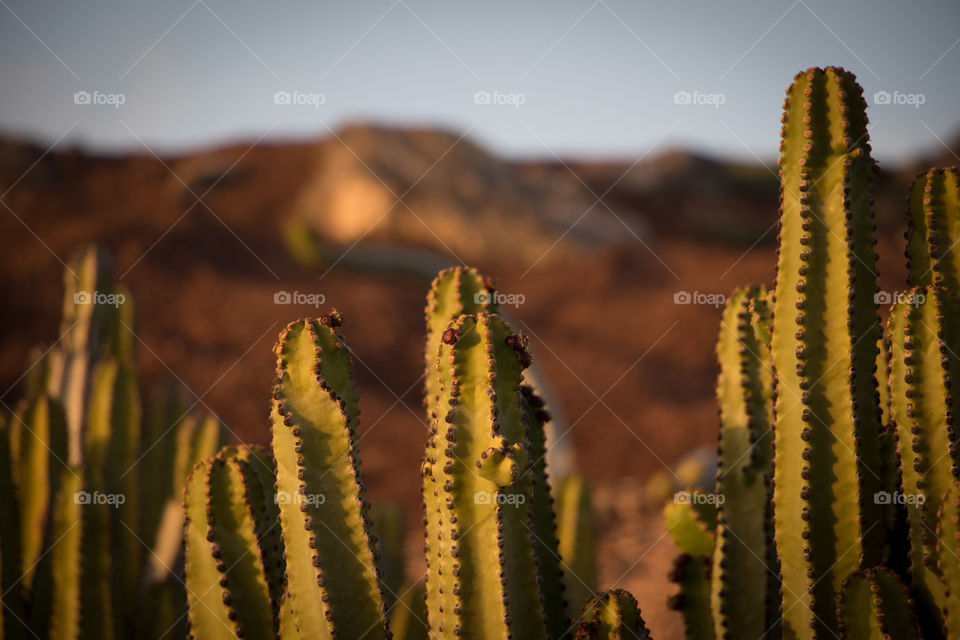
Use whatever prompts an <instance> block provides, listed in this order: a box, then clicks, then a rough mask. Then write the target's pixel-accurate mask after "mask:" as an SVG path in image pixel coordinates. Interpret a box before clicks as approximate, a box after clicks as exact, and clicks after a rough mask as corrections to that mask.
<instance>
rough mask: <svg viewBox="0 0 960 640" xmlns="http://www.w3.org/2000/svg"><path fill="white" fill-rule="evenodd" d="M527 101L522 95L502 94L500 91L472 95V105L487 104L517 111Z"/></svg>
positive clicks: (479, 92) (480, 92)
mask: <svg viewBox="0 0 960 640" xmlns="http://www.w3.org/2000/svg"><path fill="white" fill-rule="evenodd" d="M526 101H527V96H525V95H524V94H522V93H504V92H502V91H477V92H476V93H474V94H473V104H489V105H500V106H508V107H513V108H514V109H519V108H520V106H521V105H523V104H524V103H525V102H526Z"/></svg>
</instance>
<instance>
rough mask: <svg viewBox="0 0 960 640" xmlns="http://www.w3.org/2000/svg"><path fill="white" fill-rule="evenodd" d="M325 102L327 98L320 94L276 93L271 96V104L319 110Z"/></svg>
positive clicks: (299, 92)
mask: <svg viewBox="0 0 960 640" xmlns="http://www.w3.org/2000/svg"><path fill="white" fill-rule="evenodd" d="M326 102H327V96H325V95H324V94H322V93H304V92H302V91H276V92H274V94H273V104H279V105H290V106H308V107H313V108H314V109H319V108H320V105H322V104H325V103H326Z"/></svg>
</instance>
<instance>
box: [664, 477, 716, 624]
mask: <svg viewBox="0 0 960 640" xmlns="http://www.w3.org/2000/svg"><path fill="white" fill-rule="evenodd" d="M709 495H710V494H706V493H703V492H701V491H698V490H696V489H694V490H689V491H681V492H679V493H677V494H676V496H675V497H674V500H673V501H672V502H669V503H667V505H666V507H664V510H663V520H664V525H665V526H666V529H667V531H668V532H669V533H670V537H671V538H673V542H674V543H675V544H676V545H677V547H679V548H680V552H681V554H680V555H679V556H677V558H676V559H675V560H674V563H673V568H672V569H671V570H670V575H669V578H670V581H671V582H674V583H676V584H677V585H678V586H679V591H678V592H677V593H675V594H673V595H671V596H670V597H669V598H668V599H667V606H668V607H669V608H671V609H673V610H675V611H679V612H680V614H681V615H682V616H683V624H684V630H685V636H684V637H686V638H687V640H712V638H715V637H716V630H715V627H716V625H715V624H714V620H713V611H712V609H711V606H710V600H711V592H712V586H711V573H712V567H713V561H712V554H713V550H714V547H715V546H716V522H717V509H716V501H715V500H707V499H704V498H706V497H707V496H709Z"/></svg>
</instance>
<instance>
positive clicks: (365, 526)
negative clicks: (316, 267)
mask: <svg viewBox="0 0 960 640" xmlns="http://www.w3.org/2000/svg"><path fill="white" fill-rule="evenodd" d="M341 322H342V319H341V317H340V314H339V313H337V312H335V311H334V312H333V313H331V314H330V315H327V316H323V317H321V318H319V319H316V320H305V321H299V322H294V323H292V324H290V325H289V326H287V328H286V329H284V331H283V332H282V333H281V335H280V340H279V342H278V343H277V347H276V355H277V383H276V386H275V387H274V392H273V412H272V419H273V454H274V458H275V459H276V465H277V482H276V495H277V500H278V502H279V504H280V522H281V525H282V528H283V537H284V548H285V550H286V558H287V565H286V579H287V587H288V592H289V594H290V599H289V602H290V606H291V608H292V615H293V618H294V621H295V623H296V626H297V628H298V629H300V630H301V631H302V632H304V633H308V632H309V633H319V634H322V635H323V636H325V637H344V638H362V637H370V638H372V637H382V636H384V635H386V622H385V615H384V606H383V597H382V595H381V587H380V584H379V569H378V567H377V562H376V550H375V548H374V538H373V536H372V535H371V522H370V518H369V515H368V512H369V504H368V503H367V502H366V500H365V499H364V497H363V494H364V485H363V474H362V472H361V470H360V461H359V457H358V455H357V448H356V442H357V425H358V415H359V408H358V406H357V394H356V390H355V385H354V380H353V374H352V367H351V364H350V355H349V350H348V348H347V346H346V344H345V343H344V341H343V339H342V338H341V337H340V336H339V335H338V334H337V333H336V332H335V329H336V327H338V326H339V325H340V323H341ZM344 558H346V559H347V561H344Z"/></svg>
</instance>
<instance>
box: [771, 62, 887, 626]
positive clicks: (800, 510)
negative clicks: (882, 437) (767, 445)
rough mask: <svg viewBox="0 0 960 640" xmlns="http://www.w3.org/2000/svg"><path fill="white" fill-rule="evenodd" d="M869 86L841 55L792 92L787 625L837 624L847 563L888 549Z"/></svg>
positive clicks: (775, 347)
mask: <svg viewBox="0 0 960 640" xmlns="http://www.w3.org/2000/svg"><path fill="white" fill-rule="evenodd" d="M864 109H865V104H864V101H863V97H862V91H861V89H860V87H859V86H858V85H857V83H856V80H855V79H854V77H853V75H852V74H850V73H847V72H845V71H843V70H841V69H836V68H832V67H830V68H827V69H810V70H808V71H807V72H805V73H801V74H798V75H797V77H796V78H795V79H794V83H793V84H792V85H791V87H790V88H789V89H788V90H787V98H786V100H785V102H784V116H783V131H782V144H781V157H780V177H781V229H780V252H779V253H780V255H779V262H778V266H777V283H776V298H775V302H774V314H773V331H772V347H771V348H772V352H773V361H774V368H775V371H776V375H777V382H776V391H777V397H776V402H775V411H776V432H775V433H776V441H775V453H774V457H775V486H774V526H775V536H776V547H777V551H778V555H779V558H780V573H781V578H782V582H783V584H782V590H781V591H782V607H783V609H782V610H783V635H784V637H786V638H811V637H815V636H817V635H818V634H819V633H820V632H821V631H823V632H825V633H827V634H828V633H829V632H830V631H832V630H834V629H836V627H837V620H836V608H835V604H834V594H836V593H838V592H839V590H840V587H841V585H842V581H843V579H844V577H845V576H846V575H847V574H849V573H851V572H852V571H854V570H856V569H857V568H859V567H861V566H865V567H869V566H872V565H873V564H875V563H876V561H877V560H878V559H879V558H880V557H881V556H882V540H881V534H882V527H878V526H877V524H878V522H879V521H880V515H879V510H878V508H877V507H876V505H874V504H872V501H868V500H865V499H862V498H861V497H862V496H872V495H874V494H875V493H876V492H877V491H878V490H879V488H880V484H879V481H878V477H879V476H878V475H877V474H878V473H879V468H880V465H879V452H878V436H879V432H880V430H879V406H878V404H877V399H876V397H875V393H876V388H875V385H876V381H875V379H874V376H873V369H874V366H875V364H876V344H877V340H878V338H879V325H878V324H877V316H876V307H875V303H874V300H873V297H874V294H875V292H876V290H877V289H876V275H875V265H876V257H875V254H874V252H873V245H874V241H875V239H874V235H873V231H872V218H873V212H872V202H871V195H870V184H871V180H872V176H873V173H874V163H873V160H872V159H871V158H870V146H869V144H868V143H867V130H866V124H867V119H866V115H865V110H864Z"/></svg>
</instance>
